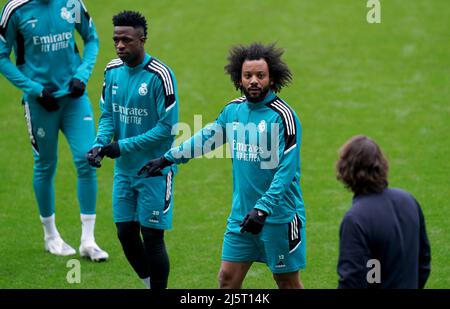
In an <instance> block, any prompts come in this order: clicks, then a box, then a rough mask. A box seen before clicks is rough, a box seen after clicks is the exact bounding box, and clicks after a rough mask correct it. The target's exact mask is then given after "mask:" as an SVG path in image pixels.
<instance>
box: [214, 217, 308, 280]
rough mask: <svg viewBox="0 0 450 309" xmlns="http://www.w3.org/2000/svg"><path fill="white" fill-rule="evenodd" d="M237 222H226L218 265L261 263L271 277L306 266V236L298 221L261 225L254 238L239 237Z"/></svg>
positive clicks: (250, 235) (251, 235)
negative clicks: (220, 260)
mask: <svg viewBox="0 0 450 309" xmlns="http://www.w3.org/2000/svg"><path fill="white" fill-rule="evenodd" d="M239 224H240V222H239V221H237V220H234V219H228V222H227V230H226V231H225V236H224V240H223V246H222V261H228V262H263V263H266V264H267V266H269V268H270V270H271V271H272V273H274V274H282V273H290V272H295V271H298V270H299V269H304V268H305V266H306V235H305V228H304V227H303V226H302V224H301V221H300V219H299V218H298V217H297V216H295V217H294V219H293V220H292V222H290V223H285V224H269V223H266V224H265V225H264V228H263V230H262V231H261V233H259V234H258V235H253V234H251V233H247V232H246V233H241V232H240V230H241V227H240V226H239Z"/></svg>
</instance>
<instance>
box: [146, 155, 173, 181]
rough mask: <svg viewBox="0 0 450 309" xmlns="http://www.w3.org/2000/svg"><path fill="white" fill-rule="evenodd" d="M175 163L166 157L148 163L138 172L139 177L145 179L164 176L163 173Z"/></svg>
mask: <svg viewBox="0 0 450 309" xmlns="http://www.w3.org/2000/svg"><path fill="white" fill-rule="evenodd" d="M172 164H173V162H172V161H169V160H167V159H166V158H165V157H164V156H163V157H161V158H158V159H154V160H150V161H148V162H147V163H146V164H145V165H144V166H143V167H142V168H141V169H140V170H139V172H138V175H139V176H141V175H144V177H154V176H162V173H161V171H162V170H163V169H164V168H166V167H167V166H170V165H172Z"/></svg>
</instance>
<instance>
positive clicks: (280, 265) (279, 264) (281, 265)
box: [275, 261, 286, 268]
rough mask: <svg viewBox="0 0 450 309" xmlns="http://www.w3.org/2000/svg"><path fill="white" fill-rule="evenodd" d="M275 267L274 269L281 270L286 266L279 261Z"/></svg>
mask: <svg viewBox="0 0 450 309" xmlns="http://www.w3.org/2000/svg"><path fill="white" fill-rule="evenodd" d="M275 267H276V268H283V267H286V265H285V264H284V262H283V261H279V262H278V263H277V265H275Z"/></svg>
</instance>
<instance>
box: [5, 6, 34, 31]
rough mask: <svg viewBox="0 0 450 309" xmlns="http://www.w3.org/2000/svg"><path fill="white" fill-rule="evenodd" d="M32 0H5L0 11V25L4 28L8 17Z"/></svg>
mask: <svg viewBox="0 0 450 309" xmlns="http://www.w3.org/2000/svg"><path fill="white" fill-rule="evenodd" d="M33 2H34V1H33V0H9V1H8V2H6V4H5V5H4V6H3V9H2V13H1V20H0V26H1V27H4V28H6V25H7V24H8V21H9V20H10V18H11V17H12V16H13V15H14V14H15V13H16V12H17V11H18V10H20V9H21V8H23V7H25V6H26V5H27V4H30V3H33Z"/></svg>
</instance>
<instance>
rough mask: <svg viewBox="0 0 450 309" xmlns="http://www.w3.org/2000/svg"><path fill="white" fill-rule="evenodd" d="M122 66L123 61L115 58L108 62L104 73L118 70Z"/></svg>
mask: <svg viewBox="0 0 450 309" xmlns="http://www.w3.org/2000/svg"><path fill="white" fill-rule="evenodd" d="M123 65H124V63H123V61H122V60H120V58H115V59H113V60H111V61H110V62H108V64H107V65H106V67H105V73H106V72H108V71H111V70H114V69H117V68H120V67H122V66H123Z"/></svg>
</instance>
